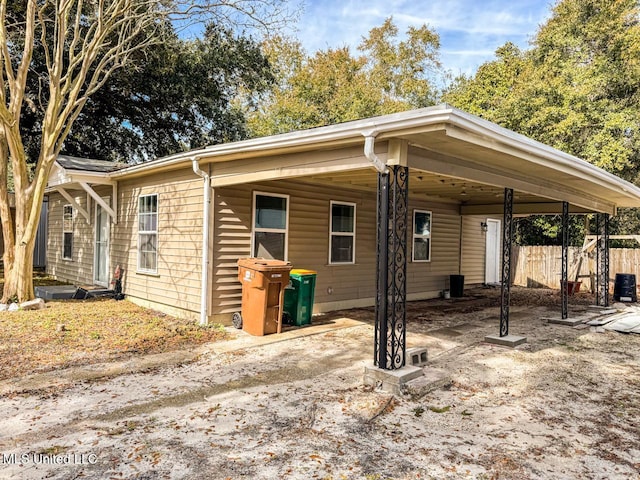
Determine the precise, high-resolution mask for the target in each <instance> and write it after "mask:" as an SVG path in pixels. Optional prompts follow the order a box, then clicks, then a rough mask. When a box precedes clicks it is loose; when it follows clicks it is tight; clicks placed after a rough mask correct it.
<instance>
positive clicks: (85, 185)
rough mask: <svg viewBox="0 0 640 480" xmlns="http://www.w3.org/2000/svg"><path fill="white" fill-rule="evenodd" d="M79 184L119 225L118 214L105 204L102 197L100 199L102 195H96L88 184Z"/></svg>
mask: <svg viewBox="0 0 640 480" xmlns="http://www.w3.org/2000/svg"><path fill="white" fill-rule="evenodd" d="M78 183H79V184H80V186H81V187H82V188H83V189H84V191H85V192H87V193H88V194H89V195H91V198H93V199H94V200H95V201H96V203H97V204H98V205H100V206H101V207H102V208H104V210H105V212H107V213H108V214H109V216H110V217H111V220H112V221H113V223H118V219H117V216H116V212H114V211H113V209H112V208H111V206H110V205H107V202H105V201H104V200H103V199H102V197H100V195H98V194H97V193H96V191H95V190H94V189H93V188H91V186H90V185H89V184H87V183H85V182H78Z"/></svg>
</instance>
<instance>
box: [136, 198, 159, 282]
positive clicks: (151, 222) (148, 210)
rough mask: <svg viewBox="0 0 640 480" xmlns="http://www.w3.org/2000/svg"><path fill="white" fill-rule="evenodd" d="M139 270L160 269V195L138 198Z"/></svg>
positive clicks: (153, 271)
mask: <svg viewBox="0 0 640 480" xmlns="http://www.w3.org/2000/svg"><path fill="white" fill-rule="evenodd" d="M138 271H139V272H148V273H156V272H157V271H158V195H157V194H153V195H142V196H140V198H139V199H138Z"/></svg>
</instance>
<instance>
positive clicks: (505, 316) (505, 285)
mask: <svg viewBox="0 0 640 480" xmlns="http://www.w3.org/2000/svg"><path fill="white" fill-rule="evenodd" d="M512 242H513V189H512V188H505V189H504V220H503V222H502V277H501V280H502V289H501V298H500V336H501V337H505V336H507V335H509V302H510V296H511V244H512Z"/></svg>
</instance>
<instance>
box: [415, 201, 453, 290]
mask: <svg viewBox="0 0 640 480" xmlns="http://www.w3.org/2000/svg"><path fill="white" fill-rule="evenodd" d="M414 209H417V210H428V211H431V215H432V216H431V225H432V227H431V230H432V232H431V261H430V262H412V261H411V248H413V245H412V243H413V242H411V241H409V245H408V251H407V258H408V259H409V261H408V263H407V298H408V299H410V300H411V299H418V298H429V297H434V296H437V295H439V294H440V292H441V291H442V290H444V289H445V288H448V285H449V275H451V274H457V273H459V268H460V267H459V263H458V258H459V253H460V216H459V215H458V208H457V206H456V205H447V204H437V203H431V202H427V201H415V200H412V199H409V219H410V225H409V227H410V229H412V228H413V210H414ZM409 233H411V230H410V231H409ZM411 238H412V237H411V235H410V236H409V239H411Z"/></svg>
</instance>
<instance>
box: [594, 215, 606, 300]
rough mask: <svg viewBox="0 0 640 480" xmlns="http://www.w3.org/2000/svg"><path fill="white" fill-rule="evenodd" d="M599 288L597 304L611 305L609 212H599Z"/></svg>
mask: <svg viewBox="0 0 640 480" xmlns="http://www.w3.org/2000/svg"><path fill="white" fill-rule="evenodd" d="M597 283H598V290H597V295H596V303H597V305H600V306H603V307H608V306H609V214H608V213H599V214H598V282H597Z"/></svg>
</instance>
